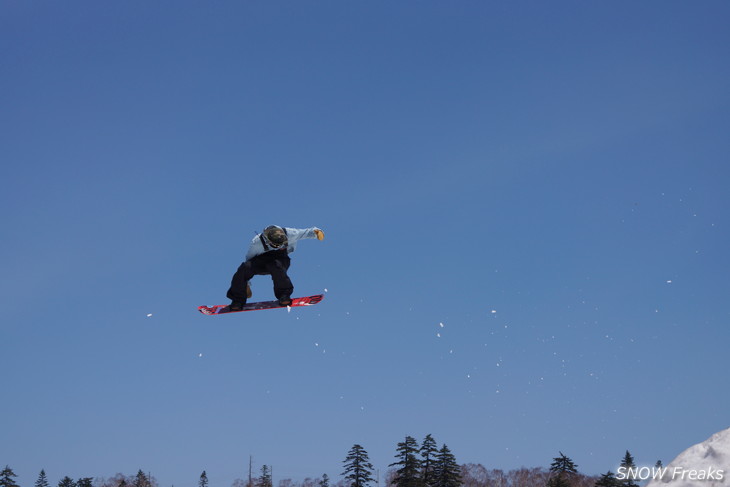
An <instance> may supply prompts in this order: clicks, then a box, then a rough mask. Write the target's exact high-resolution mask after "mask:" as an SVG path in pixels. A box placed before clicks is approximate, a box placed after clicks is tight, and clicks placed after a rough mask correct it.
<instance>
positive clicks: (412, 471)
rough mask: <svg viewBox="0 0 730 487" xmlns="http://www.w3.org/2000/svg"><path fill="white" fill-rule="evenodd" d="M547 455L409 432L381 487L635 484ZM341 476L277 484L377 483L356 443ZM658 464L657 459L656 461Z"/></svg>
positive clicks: (5, 476) (43, 484) (142, 478)
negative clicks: (525, 463)
mask: <svg viewBox="0 0 730 487" xmlns="http://www.w3.org/2000/svg"><path fill="white" fill-rule="evenodd" d="M559 453H560V454H559V456H557V457H555V458H553V462H552V464H551V465H550V468H549V469H546V468H542V467H538V468H520V469H514V470H510V471H508V472H505V471H503V470H498V469H492V470H489V469H487V468H485V467H484V466H483V465H481V464H473V463H468V464H464V465H459V464H458V463H457V461H456V457H455V456H454V455H453V454H452V453H451V450H450V449H449V447H448V446H446V445H445V444H444V445H442V446H441V447H440V448H439V447H438V445H437V443H436V441H435V440H434V439H433V437H432V436H431V435H427V436H426V437H425V438H424V439H423V441H422V442H421V444H420V445H419V443H418V442H417V441H416V439H414V438H413V437H411V436H406V438H405V440H404V441H403V442H400V443H398V445H397V447H396V454H395V460H396V461H395V462H393V463H391V464H390V465H389V466H388V467H389V470H388V471H387V472H386V473H385V478H384V487H638V484H637V483H636V481H635V480H634V479H631V478H623V477H622V476H618V475H617V474H615V473H614V472H611V471H608V472H606V473H605V474H603V475H600V476H587V475H583V474H581V473H580V472H578V466H577V465H576V464H575V463H574V462H573V460H572V459H570V458H569V457H568V456H566V455H564V454H563V453H562V452H559ZM342 463H343V471H342V472H341V473H340V477H341V479H340V480H339V481H337V482H335V483H331V481H330V478H329V476H328V475H327V474H323V475H322V477H321V478H317V479H312V478H307V479H304V481H302V482H296V481H293V480H292V479H283V480H280V481H279V482H278V483H277V486H278V487H373V484H377V486H378V487H380V479H379V478H375V476H376V473H375V472H376V470H375V469H374V467H373V465H372V464H371V463H370V459H369V456H368V453H367V451H366V450H365V449H364V448H363V447H362V446H361V445H358V444H355V445H353V447H352V448H351V449H350V451H349V452H348V453H347V456H346V457H345V459H344V460H343V462H342ZM620 466H621V467H623V469H622V471H624V472H625V471H628V470H629V469H631V468H634V467H636V464H635V463H634V459H633V457H632V455H631V453H629V452H628V451H627V452H626V454H625V455H624V457H623V459H622V461H621V464H620ZM657 466H661V462H660V461H659V462H657ZM271 470H272V469H271V467H270V466H269V465H264V466H262V467H261V473H260V475H259V476H257V477H255V478H254V477H253V476H252V474H251V472H249V478H248V479H247V480H245V481H244V480H242V479H235V480H234V481H233V483H232V485H231V487H274V482H273V479H272V473H271ZM16 478H17V475H15V473H14V472H13V470H12V469H11V468H10V467H9V466H6V467H5V468H4V469H3V470H2V471H1V472H0V487H21V486H20V485H19V484H18V483H17V482H16V480H15V479H16ZM56 485H57V487H159V485H158V483H157V480H156V479H155V478H154V477H152V475H151V474H146V473H144V472H143V471H142V470H139V471H138V472H137V474H136V475H133V476H126V475H123V474H121V473H120V474H116V475H115V476H113V477H110V478H105V477H101V478H92V477H83V478H80V479H77V480H74V479H72V478H70V477H68V476H66V477H63V478H62V479H61V480H60V481H59V482H58V484H56ZM33 487H51V484H50V482H49V481H48V477H47V476H46V472H45V470H41V471H40V474H39V475H38V479H37V480H36V481H35V484H34V485H33ZM198 487H208V475H207V473H206V472H205V471H203V472H202V473H201V475H200V477H199V479H198Z"/></svg>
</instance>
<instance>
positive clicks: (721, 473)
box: [646, 428, 730, 487]
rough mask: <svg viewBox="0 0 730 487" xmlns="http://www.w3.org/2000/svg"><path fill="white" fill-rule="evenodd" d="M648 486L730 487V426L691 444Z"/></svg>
mask: <svg viewBox="0 0 730 487" xmlns="http://www.w3.org/2000/svg"><path fill="white" fill-rule="evenodd" d="M646 487H730V428H728V429H726V430H724V431H720V432H719V433H715V434H714V435H712V436H711V437H709V438H708V439H707V440H705V441H703V442H702V443H698V444H696V445H694V446H692V447H689V448H687V449H686V450H685V451H683V452H682V453H680V455H679V456H678V457H677V458H675V459H674V460H673V461H672V462H671V463H670V464H669V465H667V466H666V471H665V472H664V475H663V477H662V479H661V480H660V479H658V478H657V479H655V480H652V481H651V482H650V483H649V484H648V485H647V486H646Z"/></svg>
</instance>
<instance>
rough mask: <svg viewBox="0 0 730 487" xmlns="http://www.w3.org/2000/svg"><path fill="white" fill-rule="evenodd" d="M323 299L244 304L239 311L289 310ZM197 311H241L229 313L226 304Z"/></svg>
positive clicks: (315, 297) (213, 313) (216, 313)
mask: <svg viewBox="0 0 730 487" xmlns="http://www.w3.org/2000/svg"><path fill="white" fill-rule="evenodd" d="M323 298H324V294H315V295H314V296H305V297H303V298H294V299H292V300H291V304H290V305H289V306H282V305H280V304H279V302H278V301H261V302H258V303H246V305H244V307H243V309H242V310H241V311H253V310H257V309H274V308H289V307H292V308H293V307H295V306H312V305H313V304H317V303H319V302H320V301H322V299H323ZM198 311H200V312H201V313H203V314H204V315H222V314H226V313H240V312H241V311H230V310H229V309H228V305H227V304H219V305H216V306H198Z"/></svg>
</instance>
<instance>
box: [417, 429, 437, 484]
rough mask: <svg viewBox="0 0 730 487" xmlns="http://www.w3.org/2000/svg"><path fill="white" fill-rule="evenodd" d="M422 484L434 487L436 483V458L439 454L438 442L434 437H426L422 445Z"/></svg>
mask: <svg viewBox="0 0 730 487" xmlns="http://www.w3.org/2000/svg"><path fill="white" fill-rule="evenodd" d="M420 453H421V483H422V484H423V486H424V487H433V485H434V484H435V482H436V479H435V476H434V466H435V463H436V456H437V455H438V453H439V450H438V447H437V446H436V441H435V440H434V439H433V436H431V435H426V438H424V439H423V443H422V444H421V450H420Z"/></svg>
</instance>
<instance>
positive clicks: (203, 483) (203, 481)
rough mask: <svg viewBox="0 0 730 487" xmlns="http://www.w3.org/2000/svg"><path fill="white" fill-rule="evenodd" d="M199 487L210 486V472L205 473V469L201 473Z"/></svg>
mask: <svg viewBox="0 0 730 487" xmlns="http://www.w3.org/2000/svg"><path fill="white" fill-rule="evenodd" d="M198 487H208V474H206V473H205V470H203V473H201V474H200V480H198Z"/></svg>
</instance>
